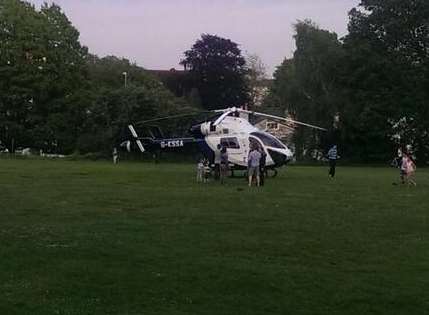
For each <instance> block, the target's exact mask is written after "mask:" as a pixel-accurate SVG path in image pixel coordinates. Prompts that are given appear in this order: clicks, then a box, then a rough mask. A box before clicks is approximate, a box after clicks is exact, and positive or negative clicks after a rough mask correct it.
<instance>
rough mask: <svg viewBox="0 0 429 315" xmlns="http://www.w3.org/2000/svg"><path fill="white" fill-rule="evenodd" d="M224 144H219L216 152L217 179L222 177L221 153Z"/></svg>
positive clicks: (215, 176) (215, 169) (215, 171)
mask: <svg viewBox="0 0 429 315" xmlns="http://www.w3.org/2000/svg"><path fill="white" fill-rule="evenodd" d="M221 150H222V146H221V145H220V143H219V144H218V145H217V150H215V152H214V165H215V168H214V178H215V179H216V180H218V179H219V177H220V155H221Z"/></svg>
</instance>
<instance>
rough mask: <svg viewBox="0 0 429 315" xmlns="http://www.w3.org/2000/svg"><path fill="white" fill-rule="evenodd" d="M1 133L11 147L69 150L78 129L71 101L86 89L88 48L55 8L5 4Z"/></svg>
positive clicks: (8, 0)
mask: <svg viewBox="0 0 429 315" xmlns="http://www.w3.org/2000/svg"><path fill="white" fill-rule="evenodd" d="M0 15H1V16H0V21H1V29H0V41H1V43H2V45H1V48H0V49H1V54H0V55H1V59H0V73H1V74H2V75H1V77H0V90H1V91H0V92H1V93H0V95H1V97H0V106H1V107H2V108H1V113H2V114H3V115H2V118H1V126H0V129H1V131H2V138H4V139H6V140H5V142H6V143H11V139H14V140H16V142H17V143H19V144H20V145H26V146H32V147H37V148H42V147H49V146H50V144H53V143H55V146H56V147H60V149H61V150H64V151H69V150H71V149H72V148H73V146H74V141H73V140H74V139H73V137H70V135H69V134H68V133H67V132H66V131H67V130H70V129H72V130H73V129H76V128H75V126H73V125H71V122H76V120H75V119H71V117H68V114H69V113H71V112H74V110H71V109H70V108H69V106H72V105H73V104H71V103H69V102H68V101H67V98H72V97H73V94H74V93H76V92H77V91H78V90H79V89H80V88H81V87H82V85H83V82H85V80H84V78H85V77H84V69H85V57H86V53H87V49H86V48H85V47H83V46H81V44H80V43H79V32H78V31H77V30H76V29H75V28H74V27H73V26H72V25H71V23H70V21H69V20H68V19H67V17H66V16H65V15H64V14H63V13H62V12H61V9H60V8H59V7H58V6H56V5H50V6H49V5H47V4H45V5H44V6H43V7H42V9H41V11H36V10H35V8H34V6H32V5H30V4H28V3H26V2H22V1H18V0H5V1H3V2H2V6H1V11H0Z"/></svg>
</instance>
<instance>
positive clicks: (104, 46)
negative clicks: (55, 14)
mask: <svg viewBox="0 0 429 315" xmlns="http://www.w3.org/2000/svg"><path fill="white" fill-rule="evenodd" d="M45 1H46V0H30V2H32V3H34V4H36V6H40V5H41V3H43V2H45ZM46 2H48V3H50V2H52V1H50V0H48V1H46ZM54 2H55V3H57V4H58V5H60V6H61V8H62V9H63V11H64V12H65V13H66V15H67V16H68V18H69V19H70V20H71V22H72V24H73V25H74V26H75V27H76V28H77V29H78V30H79V32H80V36H81V37H80V40H81V43H82V44H83V45H85V46H87V47H88V48H89V50H90V52H91V53H94V54H97V55H98V56H100V57H103V56H106V55H115V56H118V57H124V58H127V59H129V60H130V61H133V62H136V63H137V64H138V65H140V66H142V67H144V68H147V69H171V68H176V69H182V67H181V66H180V65H179V62H180V60H181V59H182V58H183V52H184V51H186V50H188V49H190V48H191V47H192V45H193V44H194V43H195V41H196V40H197V39H199V38H200V36H201V34H203V33H209V34H214V35H218V36H221V37H225V38H229V39H231V40H232V41H234V42H236V43H237V44H239V45H240V46H239V47H240V49H241V50H242V53H243V55H249V54H256V55H258V56H259V57H260V58H261V59H262V62H263V63H264V64H265V65H266V69H267V74H268V75H271V74H272V72H273V71H274V70H275V68H276V67H277V66H278V65H280V64H281V62H282V61H283V60H284V58H285V57H291V56H292V54H293V51H294V49H295V46H294V40H293V33H294V31H293V24H294V23H296V21H297V20H304V19H307V18H309V19H312V20H313V21H314V22H316V23H317V24H318V25H319V27H321V28H323V29H327V30H330V31H333V32H336V33H337V34H338V35H339V36H340V37H342V36H344V35H345V34H347V21H348V16H347V13H348V11H350V10H351V9H352V8H353V7H355V6H357V5H358V3H359V2H360V1H359V0H55V1H54Z"/></svg>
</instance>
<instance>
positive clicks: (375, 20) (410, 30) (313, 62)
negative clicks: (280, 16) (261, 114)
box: [266, 0, 429, 162]
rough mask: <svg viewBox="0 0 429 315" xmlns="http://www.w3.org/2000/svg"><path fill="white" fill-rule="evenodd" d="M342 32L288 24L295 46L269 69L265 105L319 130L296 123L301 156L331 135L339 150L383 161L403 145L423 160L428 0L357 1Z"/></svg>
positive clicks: (428, 115)
mask: <svg viewBox="0 0 429 315" xmlns="http://www.w3.org/2000/svg"><path fill="white" fill-rule="evenodd" d="M348 29H349V33H348V35H346V36H345V37H344V38H341V39H339V38H338V36H337V34H335V33H332V32H329V31H327V30H323V29H320V28H319V27H318V26H317V25H316V24H314V23H313V22H312V21H309V20H305V21H299V22H298V23H297V24H296V25H295V42H296V50H295V52H294V55H293V57H292V58H287V59H285V60H284V61H283V63H282V64H281V65H280V66H279V67H278V68H277V70H276V72H275V73H274V83H273V88H272V90H271V93H270V95H269V97H268V98H267V100H266V102H267V106H270V107H272V108H274V109H276V110H279V108H278V105H279V104H281V106H280V107H281V108H280V110H281V111H286V112H288V113H290V114H292V115H293V116H294V117H295V118H296V119H298V120H304V121H305V120H307V121H311V122H313V123H316V124H320V125H326V124H327V122H329V124H332V123H333V117H339V119H340V121H339V130H338V132H332V130H334V129H333V128H331V132H329V133H328V134H325V135H323V134H322V135H321V134H318V133H314V132H312V131H310V130H306V129H299V130H298V132H297V133H296V135H295V144H296V153H297V155H298V156H301V157H305V156H308V155H312V154H314V152H315V151H317V150H320V149H321V148H322V149H323V148H325V149H326V148H327V147H328V146H329V144H332V143H333V142H337V143H338V144H340V150H341V151H342V154H343V156H344V157H346V158H348V159H354V160H359V161H386V160H388V159H389V158H391V157H392V154H394V153H395V152H396V149H397V148H398V147H405V146H409V147H411V148H412V151H413V153H414V154H415V155H416V157H417V159H418V161H419V162H426V161H429V104H428V100H429V95H428V93H429V2H428V1H426V0H410V1H401V0H362V1H361V3H360V5H359V6H358V7H357V8H354V9H352V10H351V11H350V13H349V25H348Z"/></svg>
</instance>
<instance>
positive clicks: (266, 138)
mask: <svg viewBox="0 0 429 315" xmlns="http://www.w3.org/2000/svg"><path fill="white" fill-rule="evenodd" d="M251 135H252V136H254V137H256V138H258V139H259V140H261V141H262V143H263V144H264V145H266V146H269V147H272V148H277V149H284V148H285V146H284V144H283V143H281V142H280V141H279V140H277V139H276V138H275V137H273V136H272V135H270V134H266V133H262V132H252V133H251Z"/></svg>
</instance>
